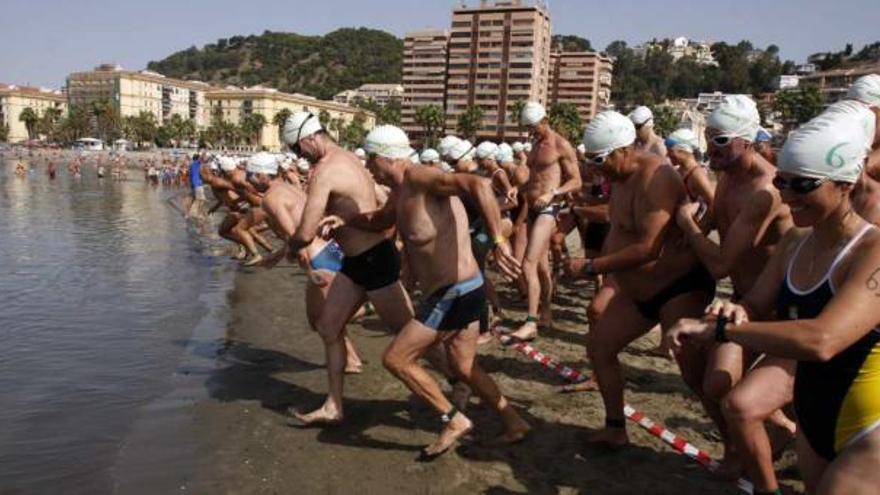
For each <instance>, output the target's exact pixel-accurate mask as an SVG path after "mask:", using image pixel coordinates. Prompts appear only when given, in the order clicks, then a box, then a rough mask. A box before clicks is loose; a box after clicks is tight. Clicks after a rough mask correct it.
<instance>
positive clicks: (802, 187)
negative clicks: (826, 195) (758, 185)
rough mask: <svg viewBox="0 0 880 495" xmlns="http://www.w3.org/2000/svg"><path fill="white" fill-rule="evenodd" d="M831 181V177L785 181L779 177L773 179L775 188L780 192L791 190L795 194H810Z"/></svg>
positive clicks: (796, 178) (799, 178)
mask: <svg viewBox="0 0 880 495" xmlns="http://www.w3.org/2000/svg"><path fill="white" fill-rule="evenodd" d="M829 180H830V177H824V178H822V179H816V178H813V177H794V178H792V179H785V178H783V177H780V176H778V175H777V176H776V177H774V178H773V187H775V188H776V189H779V190H780V191H785V190H789V191H791V192H793V193H795V194H809V193H811V192H813V191H815V190H816V189H819V186H821V185H822V184H824V183H826V182H828V181H829Z"/></svg>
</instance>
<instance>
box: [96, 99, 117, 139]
mask: <svg viewBox="0 0 880 495" xmlns="http://www.w3.org/2000/svg"><path fill="white" fill-rule="evenodd" d="M92 115H93V116H94V117H95V124H96V127H97V130H98V134H99V135H100V136H101V140H103V141H105V142H107V141H112V140H114V139H115V138H116V137H117V136H119V134H120V127H121V126H120V120H121V119H120V117H119V112H117V111H116V108H115V107H114V106H113V103H111V102H110V100H106V99H105V100H98V101H96V102H94V103H92Z"/></svg>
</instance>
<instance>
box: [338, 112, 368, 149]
mask: <svg viewBox="0 0 880 495" xmlns="http://www.w3.org/2000/svg"><path fill="white" fill-rule="evenodd" d="M366 122H367V116H366V115H365V114H364V113H363V112H358V113H357V115H355V116H354V118H353V119H351V122H349V123H348V125H347V126H345V127H344V128H343V129H342V131H341V133H340V136H339V144H341V145H342V146H344V147H345V148H348V149H353V148H357V147H358V146H360V145H361V144H362V143H363V142H364V138H365V137H367V129H366V127H365V124H366Z"/></svg>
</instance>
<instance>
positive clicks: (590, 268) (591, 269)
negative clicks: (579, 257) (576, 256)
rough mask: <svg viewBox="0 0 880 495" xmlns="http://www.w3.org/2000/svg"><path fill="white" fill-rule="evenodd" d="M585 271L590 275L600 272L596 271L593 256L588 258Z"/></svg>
mask: <svg viewBox="0 0 880 495" xmlns="http://www.w3.org/2000/svg"><path fill="white" fill-rule="evenodd" d="M584 273H586V274H587V275H589V276H593V275H598V273H596V266H595V264H594V263H593V258H587V264H586V265H584Z"/></svg>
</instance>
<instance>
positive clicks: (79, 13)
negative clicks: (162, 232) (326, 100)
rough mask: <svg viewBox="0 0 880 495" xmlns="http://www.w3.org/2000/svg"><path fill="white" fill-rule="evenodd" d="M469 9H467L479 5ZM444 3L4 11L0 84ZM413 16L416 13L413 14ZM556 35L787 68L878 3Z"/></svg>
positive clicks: (6, 2) (655, 20) (591, 25)
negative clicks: (723, 47) (709, 49)
mask: <svg viewBox="0 0 880 495" xmlns="http://www.w3.org/2000/svg"><path fill="white" fill-rule="evenodd" d="M475 2H476V0H471V1H470V3H471V4H473V3H475ZM459 3H460V2H452V1H446V0H425V1H421V2H419V1H416V0H373V1H367V0H309V1H301V0H237V1H231V0H210V1H209V0H147V1H138V2H135V1H129V0H42V1H34V0H0V46H2V47H3V49H2V50H0V82H6V83H11V84H31V85H42V86H50V87H60V86H62V85H63V84H64V80H65V77H66V76H67V74H68V73H70V72H73V71H77V70H87V69H91V68H92V67H94V66H95V65H98V64H99V63H102V62H116V63H120V64H122V65H123V66H125V67H126V68H129V69H141V68H143V67H144V66H145V65H146V63H147V62H148V61H150V60H158V59H161V58H163V57H164V56H166V55H169V54H171V53H173V52H175V51H177V50H181V49H185V48H187V47H189V46H192V45H197V46H201V45H204V44H205V43H210V42H213V41H215V40H217V39H218V38H228V37H230V36H233V35H236V34H259V33H262V32H263V30H266V29H268V30H272V31H289V32H297V33H302V34H324V33H327V32H329V31H332V30H334V29H336V28H339V27H348V26H366V27H372V28H377V29H383V30H386V31H389V32H391V33H394V34H396V35H398V36H403V34H404V33H405V32H406V31H411V30H417V29H422V28H426V27H440V28H447V27H448V26H449V22H450V10H451V7H452V6H453V5H454V4H459ZM416 6H417V7H416ZM550 15H551V19H552V21H553V33H554V34H576V35H579V36H583V37H585V38H588V39H589V40H591V41H592V42H593V46H594V47H596V48H599V49H604V48H605V46H606V45H607V44H608V43H609V42H611V41H613V40H616V39H623V40H625V41H627V42H628V43H629V44H630V45H634V44H638V43H640V42H642V41H645V40H648V39H651V38H654V37H657V38H663V37H674V36H678V35H684V36H688V37H690V38H693V39H705V40H711V41H734V42H735V41H739V40H741V39H748V40H751V41H752V42H753V43H754V44H755V45H756V46H759V47H766V46H767V45H769V44H776V45H778V46H779V47H780V48H781V50H782V51H781V55H782V56H783V57H784V58H788V59H792V60H795V61H802V60H803V59H805V58H806V56H807V55H809V54H811V53H814V52H817V51H825V50H829V49H834V50H839V49H842V48H843V47H844V45H845V44H846V43H847V42H851V43H853V44H854V45H855V47H856V49H859V48H861V46H862V45H864V44H865V43H869V42H873V41H877V40H880V28H878V25H880V24H878V20H880V8H878V0H836V1H827V0H826V1H821V2H820V1H818V0H762V1H753V0H739V1H735V2H734V1H726V0H702V1H696V0H664V1H632V0H581V1H576V0H551V1H550Z"/></svg>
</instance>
